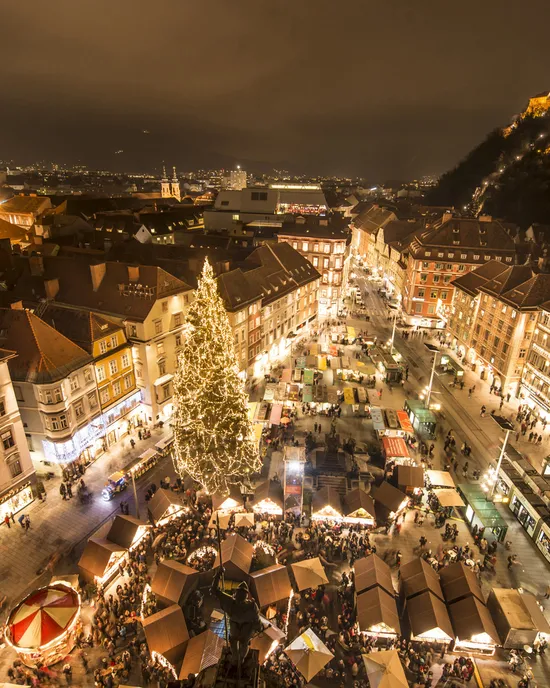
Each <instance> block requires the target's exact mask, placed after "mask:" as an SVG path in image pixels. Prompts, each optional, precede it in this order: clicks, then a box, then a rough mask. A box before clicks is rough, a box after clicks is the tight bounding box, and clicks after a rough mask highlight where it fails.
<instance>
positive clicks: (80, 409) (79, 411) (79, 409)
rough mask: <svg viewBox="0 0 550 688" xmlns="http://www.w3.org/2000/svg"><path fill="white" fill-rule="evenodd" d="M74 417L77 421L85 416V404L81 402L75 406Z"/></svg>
mask: <svg viewBox="0 0 550 688" xmlns="http://www.w3.org/2000/svg"><path fill="white" fill-rule="evenodd" d="M74 415H75V418H76V419H77V420H78V419H79V418H82V416H83V415H84V404H83V403H82V402H81V401H78V402H77V403H76V404H75V405H74Z"/></svg>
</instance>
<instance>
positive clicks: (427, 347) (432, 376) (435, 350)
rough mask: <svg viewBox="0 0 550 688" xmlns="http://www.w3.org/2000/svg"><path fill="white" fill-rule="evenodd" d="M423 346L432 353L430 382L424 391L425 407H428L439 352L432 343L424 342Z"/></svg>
mask: <svg viewBox="0 0 550 688" xmlns="http://www.w3.org/2000/svg"><path fill="white" fill-rule="evenodd" d="M424 346H425V347H426V349H428V351H429V352H431V353H432V354H433V355H434V362H433V365H432V372H431V375H430V384H429V385H428V391H427V392H426V408H427V409H429V408H430V397H431V395H432V385H433V381H434V375H435V363H436V361H437V354H438V353H439V347H437V346H434V345H433V344H427V343H426V342H424Z"/></svg>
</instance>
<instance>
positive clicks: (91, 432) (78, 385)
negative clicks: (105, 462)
mask: <svg viewBox="0 0 550 688" xmlns="http://www.w3.org/2000/svg"><path fill="white" fill-rule="evenodd" d="M14 306H15V307H14V308H12V309H0V346H2V347H3V348H6V349H8V350H10V351H14V352H15V353H16V354H17V356H15V357H13V358H10V359H9V360H8V367H9V371H10V375H11V379H12V380H13V389H14V393H15V398H16V400H17V404H18V406H19V411H20V414H21V420H22V422H23V427H24V429H25V434H26V445H27V447H28V450H29V451H30V456H31V458H32V461H33V463H34V466H35V468H37V469H41V471H42V472H44V471H46V470H57V471H60V470H61V468H62V467H63V466H69V465H70V464H74V463H76V462H84V463H88V462H89V461H92V460H94V459H95V458H97V456H98V455H100V454H101V453H102V451H103V450H104V442H103V437H104V434H105V429H104V426H103V423H102V420H101V409H100V406H99V398H98V395H97V384H96V380H95V373H94V366H93V358H92V356H91V355H90V354H88V353H87V352H86V351H84V349H82V348H81V347H79V346H77V345H76V344H74V343H73V342H71V341H70V340H69V339H67V338H66V337H64V336H63V335H62V334H60V333H59V332H57V330H55V329H54V328H53V327H51V326H50V325H48V324H47V323H45V322H44V321H43V320H41V319H40V318H39V317H38V316H36V315H35V314H34V313H32V312H31V311H29V310H26V309H23V308H22V307H21V304H14ZM19 446H21V442H19Z"/></svg>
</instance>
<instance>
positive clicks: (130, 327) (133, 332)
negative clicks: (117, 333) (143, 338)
mask: <svg viewBox="0 0 550 688" xmlns="http://www.w3.org/2000/svg"><path fill="white" fill-rule="evenodd" d="M128 336H129V337H137V327H136V326H135V325H128Z"/></svg>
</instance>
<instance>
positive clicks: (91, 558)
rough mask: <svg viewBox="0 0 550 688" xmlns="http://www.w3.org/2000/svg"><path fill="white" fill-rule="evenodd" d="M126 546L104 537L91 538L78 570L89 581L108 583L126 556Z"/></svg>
mask: <svg viewBox="0 0 550 688" xmlns="http://www.w3.org/2000/svg"><path fill="white" fill-rule="evenodd" d="M127 551H128V550H127V549H126V547H121V546H120V545H117V544H115V543H114V542H109V540H105V539H104V538H94V537H92V538H90V539H89V540H88V542H87V543H86V547H85V548H84V551H83V552H82V556H81V557H80V560H79V562H78V570H79V572H80V575H81V576H82V578H83V579H84V580H85V581H87V582H88V583H102V584H105V583H107V582H108V581H109V580H110V579H111V578H112V577H113V576H114V575H115V573H116V572H117V571H118V565H119V563H120V562H121V561H122V560H123V559H124V558H125V556H126V552H127Z"/></svg>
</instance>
